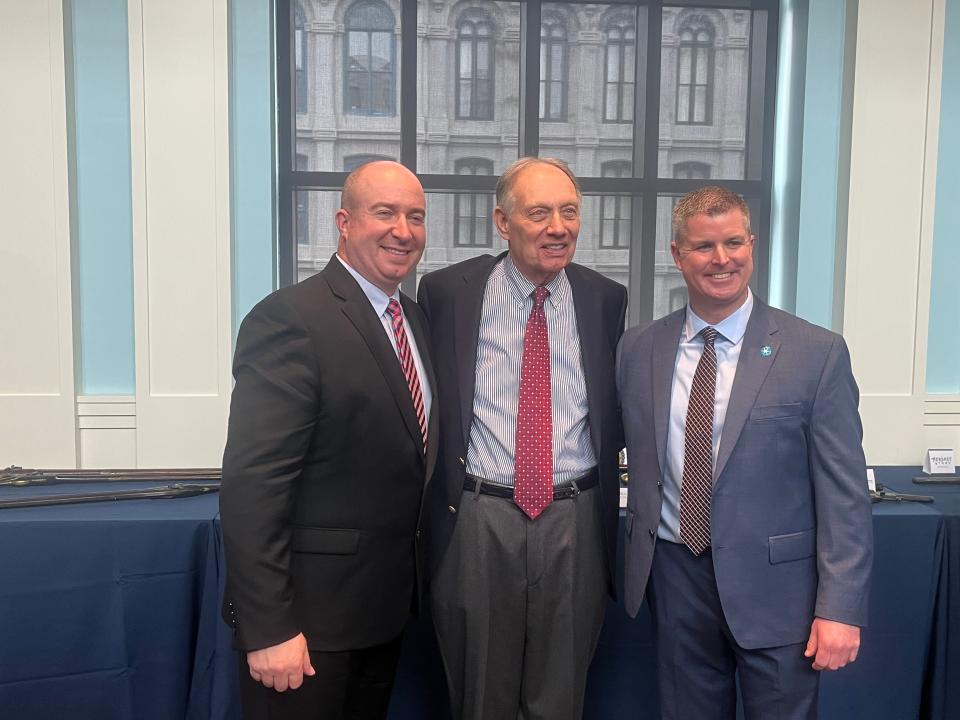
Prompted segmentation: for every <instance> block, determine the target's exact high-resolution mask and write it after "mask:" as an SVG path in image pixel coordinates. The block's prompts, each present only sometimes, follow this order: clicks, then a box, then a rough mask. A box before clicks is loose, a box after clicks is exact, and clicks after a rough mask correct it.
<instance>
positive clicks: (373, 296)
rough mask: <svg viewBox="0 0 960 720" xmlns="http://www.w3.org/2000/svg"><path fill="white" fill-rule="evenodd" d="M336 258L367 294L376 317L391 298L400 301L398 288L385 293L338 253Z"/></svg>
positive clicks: (384, 308) (383, 310)
mask: <svg viewBox="0 0 960 720" xmlns="http://www.w3.org/2000/svg"><path fill="white" fill-rule="evenodd" d="M336 258H337V260H339V261H340V264H341V265H343V266H344V267H345V268H346V269H347V272H348V273H350V274H351V275H352V276H353V279H354V280H356V281H357V284H358V285H359V286H360V289H361V290H363V294H364V295H366V296H367V300H369V301H370V304H371V305H372V306H373V310H374V312H376V313H377V317H382V316H383V314H384V313H385V312H386V311H387V305H388V304H389V303H390V301H391V300H396V301H397V302H400V289H399V288H397V289H396V290H394V291H393V295H387V294H386V293H385V292H384V291H383V290H381V289H380V288H378V287H377V286H376V285H374V284H373V283H372V282H370V281H369V280H367V279H366V278H365V277H364V276H363V275H361V274H360V273H358V272H357V271H356V270H354V269H353V268H352V267H350V264H349V263H348V262H347V261H346V260H344V259H343V258H342V257H340V254H339V253H338V254H337V255H336Z"/></svg>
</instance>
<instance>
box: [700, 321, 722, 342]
mask: <svg viewBox="0 0 960 720" xmlns="http://www.w3.org/2000/svg"><path fill="white" fill-rule="evenodd" d="M719 334H720V333H718V332H717V329H716V328H712V327H709V326H707V327H705V328H704V329H703V330H701V331H700V337H702V338H703V344H704V345H713V343H714V341H715V340H716V339H717V335H719Z"/></svg>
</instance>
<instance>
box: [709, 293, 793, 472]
mask: <svg viewBox="0 0 960 720" xmlns="http://www.w3.org/2000/svg"><path fill="white" fill-rule="evenodd" d="M778 330H779V328H778V327H777V324H776V322H775V321H774V319H773V315H772V314H771V313H770V312H769V308H767V306H766V305H765V304H763V303H762V302H760V300H758V299H757V298H756V296H754V299H753V311H752V312H751V313H750V320H749V321H748V322H747V331H746V333H745V334H744V336H743V345H742V346H741V347H740V359H739V361H738V362H737V373H736V375H735V376H734V378H733V388H732V389H731V390H730V401H729V402H728V403H727V415H726V418H725V419H724V421H723V436H722V437H721V438H720V450H719V452H718V453H717V469H716V471H715V472H714V474H713V478H714V486H716V483H717V482H718V481H719V479H720V477H721V475H722V473H723V469H724V468H725V467H726V465H727V461H728V460H729V459H730V455H731V454H732V453H733V448H734V447H736V445H737V440H739V439H740V433H741V431H742V430H743V426H744V425H745V424H746V422H747V418H749V417H750V411H751V410H752V409H753V405H754V403H755V402H756V400H757V394H758V393H759V392H760V388H761V387H762V386H763V382H764V380H766V379H767V373H769V372H770V368H772V367H773V363H774V362H775V361H776V359H777V352H778V351H779V349H780V340H779V339H778V338H777V337H776V333H777V332H778ZM761 348H764V352H762V353H761ZM767 348H769V350H767Z"/></svg>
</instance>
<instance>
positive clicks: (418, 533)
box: [417, 530, 420, 540]
mask: <svg viewBox="0 0 960 720" xmlns="http://www.w3.org/2000/svg"><path fill="white" fill-rule="evenodd" d="M419 539H420V531H419V530H417V540H419Z"/></svg>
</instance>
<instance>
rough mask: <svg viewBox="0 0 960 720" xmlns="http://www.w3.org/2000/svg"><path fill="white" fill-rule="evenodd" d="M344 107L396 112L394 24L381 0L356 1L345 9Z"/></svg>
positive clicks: (370, 112) (350, 110)
mask: <svg viewBox="0 0 960 720" xmlns="http://www.w3.org/2000/svg"><path fill="white" fill-rule="evenodd" d="M344 24H345V26H346V42H345V43H344V53H343V54H344V63H343V67H344V78H343V84H344V93H343V94H344V108H345V111H346V112H347V113H348V114H351V115H394V114H396V99H395V98H396V63H395V57H396V42H395V32H396V23H395V20H394V17H393V13H392V12H391V11H390V8H388V7H387V6H386V5H384V4H383V3H382V2H376V1H375V0H360V1H359V2H355V3H354V4H353V5H351V6H350V9H349V10H347V15H346V22H345V23H344Z"/></svg>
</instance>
